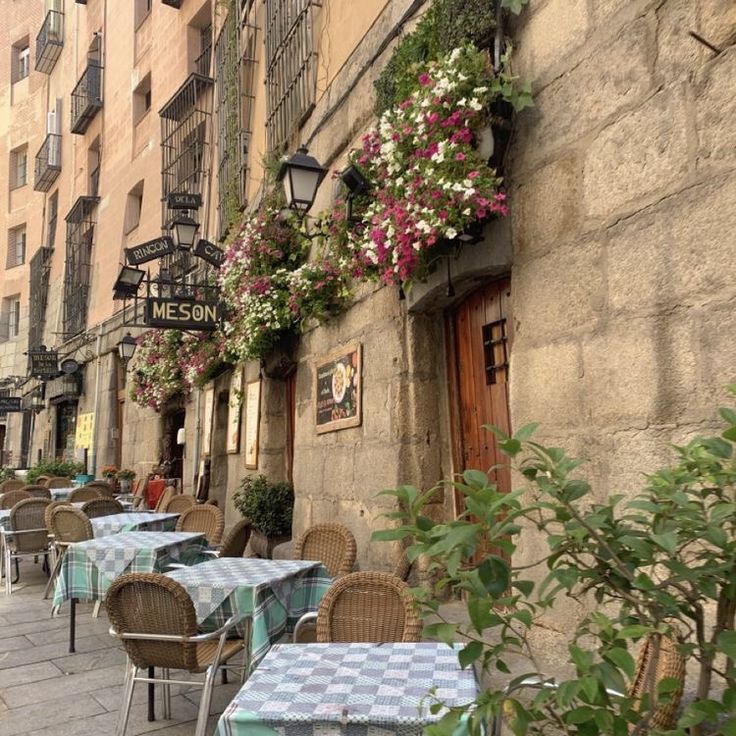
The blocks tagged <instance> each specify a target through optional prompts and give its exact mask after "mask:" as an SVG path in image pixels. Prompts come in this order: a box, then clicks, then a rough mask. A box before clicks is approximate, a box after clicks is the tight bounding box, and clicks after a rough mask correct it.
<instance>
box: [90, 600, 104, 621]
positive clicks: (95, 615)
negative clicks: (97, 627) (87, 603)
mask: <svg viewBox="0 0 736 736" xmlns="http://www.w3.org/2000/svg"><path fill="white" fill-rule="evenodd" d="M101 605H102V601H100V600H97V601H95V607H94V608H93V609H92V618H99V617H100V606H101Z"/></svg>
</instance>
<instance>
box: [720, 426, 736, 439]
mask: <svg viewBox="0 0 736 736" xmlns="http://www.w3.org/2000/svg"><path fill="white" fill-rule="evenodd" d="M721 436H722V437H723V438H724V439H726V440H728V441H729V442H736V427H729V428H728V429H727V430H726V431H725V432H724V433H723V434H722V435H721Z"/></svg>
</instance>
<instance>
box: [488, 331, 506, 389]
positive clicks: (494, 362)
mask: <svg viewBox="0 0 736 736" xmlns="http://www.w3.org/2000/svg"><path fill="white" fill-rule="evenodd" d="M483 357H484V359H485V374H486V385H487V386H490V385H492V384H494V383H507V382H508V371H509V356H508V335H507V333H506V320H505V319H499V320H497V321H496V322H489V323H488V324H486V325H483Z"/></svg>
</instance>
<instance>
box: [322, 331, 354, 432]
mask: <svg viewBox="0 0 736 736" xmlns="http://www.w3.org/2000/svg"><path fill="white" fill-rule="evenodd" d="M315 381H316V390H315V395H316V397H317V408H316V412H315V420H316V425H317V432H318V433H322V432H333V431H335V430H338V429H345V428H347V427H357V426H359V425H360V423H361V393H362V385H361V345H360V343H351V344H350V345H345V346H344V347H342V348H339V349H337V350H334V351H333V352H331V353H329V354H328V355H325V356H322V357H321V358H320V359H319V360H317V362H316V367H315Z"/></svg>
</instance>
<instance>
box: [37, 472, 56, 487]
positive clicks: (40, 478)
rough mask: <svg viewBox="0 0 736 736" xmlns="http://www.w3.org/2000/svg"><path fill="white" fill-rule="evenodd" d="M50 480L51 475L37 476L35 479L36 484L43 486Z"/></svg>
mask: <svg viewBox="0 0 736 736" xmlns="http://www.w3.org/2000/svg"><path fill="white" fill-rule="evenodd" d="M51 478H53V476H52V475H39V476H38V478H36V483H38V484H39V485H42V486H45V485H46V483H47V481H49V480H51Z"/></svg>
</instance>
